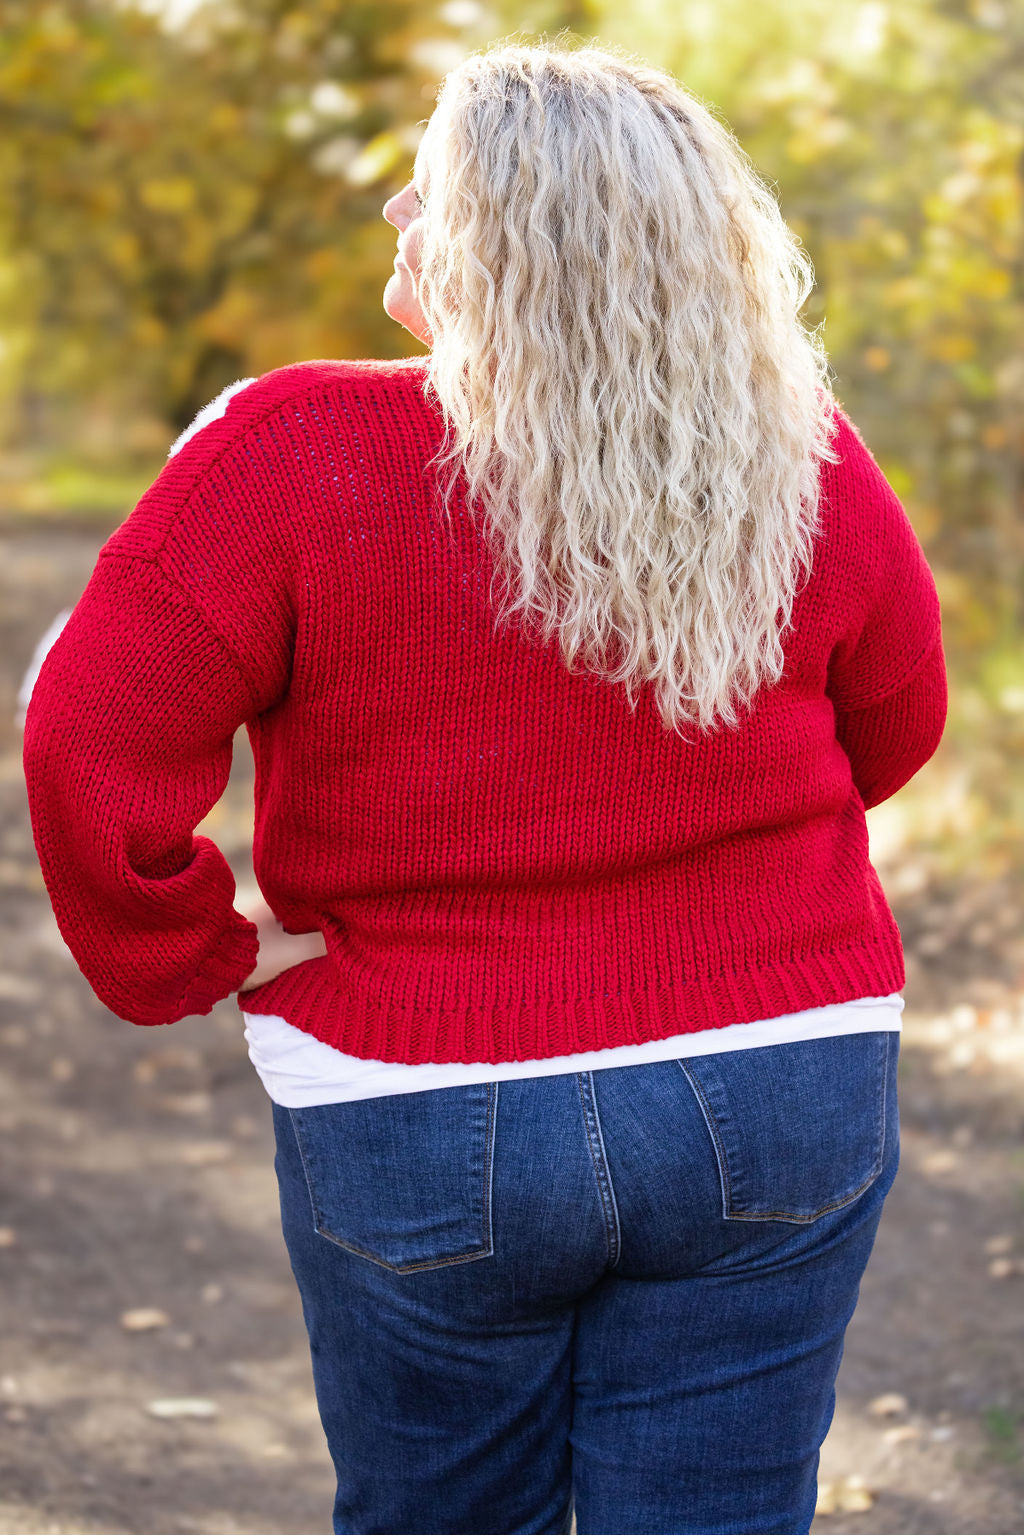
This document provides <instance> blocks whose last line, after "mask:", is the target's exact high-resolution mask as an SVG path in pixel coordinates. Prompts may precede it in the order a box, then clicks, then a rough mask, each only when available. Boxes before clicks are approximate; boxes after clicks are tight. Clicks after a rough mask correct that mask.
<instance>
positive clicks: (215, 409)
mask: <svg viewBox="0 0 1024 1535" xmlns="http://www.w3.org/2000/svg"><path fill="white" fill-rule="evenodd" d="M255 382H256V375H254V376H253V377H252V378H239V379H236V380H235V382H234V383H233V384H225V386H224V388H223V389H222V390H221V392H220V394H219V395H217V397H216V399H213V400H211V401H210V403H209V405H204V406H203V408H202V410H201V411H199V413H198V414H197V416H196V417H195V419H194V420H193V421H192V422H190V423H189V425H188V426H187V427H186V428H185V430H184V431H183V432H182V433H181V435H180V436H179V437H176V438H175V439H174V441H173V442H172V443H171V446H170V448H169V449H168V452H167V457H168V458H173V456H174V454H175V453H177V451H178V449H179V448H181V447H184V445H185V443H186V442H188V440H189V438H190V437H194V436H195V434H196V432H201V431H202V429H203V427H204V426H209V424H210V422H211V421H216V420H217V417H218V416H223V414H224V412H225V411H226V410H227V408H228V401H229V400H230V399H231V397H232V395H235V394H238V393H239V391H240V390H242V389H245V388H247V386H248V385H249V384H255Z"/></svg>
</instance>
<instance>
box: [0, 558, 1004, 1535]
mask: <svg viewBox="0 0 1024 1535" xmlns="http://www.w3.org/2000/svg"><path fill="white" fill-rule="evenodd" d="M102 538H103V533H102V532H99V533H96V532H89V531H86V532H82V531H80V530H79V531H74V530H67V531H65V532H63V533H58V532H54V531H50V532H43V531H40V530H36V531H29V532H19V531H13V532H12V531H8V532H6V533H4V534H0V631H2V639H3V642H4V643H3V647H2V651H0V655H2V660H0V839H2V840H0V902H2V917H3V922H2V932H3V935H4V936H3V942H4V953H3V956H2V965H0V1047H2V1050H0V1147H2V1161H0V1294H2V1297H3V1309H2V1316H0V1329H2V1331H0V1535H184V1532H195V1535H327V1531H328V1530H329V1528H330V1504H331V1495H332V1489H333V1479H332V1475H331V1467H330V1461H329V1458H328V1455H327V1450H326V1446H325V1444H324V1442H323V1436H322V1431H321V1429H320V1424H319V1420H318V1418H317V1415H316V1407H315V1402H314V1399H313V1389H312V1377H311V1374H310V1368H309V1359H308V1353H307V1342H306V1335H305V1331H304V1328H303V1324H302V1316H301V1310H300V1306H299V1300H298V1294H297V1292H296V1290H295V1288H294V1284H293V1281H292V1277H291V1272H290V1270H289V1268H288V1261H287V1256H286V1254H285V1250H284V1245H283V1241H282V1238H281V1234H280V1228H279V1225H278V1215H277V1203H276V1184H275V1181H274V1175H273V1167H272V1159H273V1135H272V1130H271V1123H270V1110H269V1101H268V1100H267V1099H266V1097H265V1094H264V1092H263V1088H262V1086H261V1085H260V1083H259V1081H258V1079H257V1077H256V1075H255V1073H254V1071H253V1069H252V1067H251V1065H250V1062H249V1060H248V1056H247V1054H246V1050H245V1043H244V1040H243V1038H242V1032H241V1016H240V1014H239V1012H238V1009H237V1007H236V1005H235V1003H234V1000H233V999H232V1000H230V1001H229V1002H226V1003H222V1004H221V1005H220V1006H219V1007H218V1008H216V1009H215V1011H214V1013H213V1014H212V1015H211V1016H210V1017H208V1018H200V1019H186V1020H184V1021H183V1022H181V1023H178V1024H175V1025H174V1027H173V1030H171V1029H138V1028H133V1027H132V1026H131V1025H130V1024H126V1023H123V1022H122V1021H121V1020H119V1019H117V1018H114V1017H113V1016H112V1015H111V1014H110V1013H108V1012H107V1011H106V1009H104V1008H103V1007H102V1006H101V1005H100V1004H99V1003H98V1002H97V1001H96V1000H95V998H94V997H93V996H92V993H91V991H90V990H89V988H88V986H87V985H86V983H85V982H84V980H83V979H82V978H81V976H80V975H79V973H78V970H77V968H76V967H75V965H74V963H73V961H72V960H71V958H70V956H69V955H68V953H67V951H66V950H65V948H64V946H63V944H62V942H61V940H60V938H59V935H58V934H57V931H56V926H55V924H54V922H53V918H52V914H51V913H50V908H49V903H48V901H47V899H46V896H45V892H44V891H43V889H42V881H41V877H40V875H39V872H38V868H37V866H36V862H35V856H34V851H33V847H32V839H31V831H30V828H29V824H28V817H27V811H26V807H25V797H24V788H23V782H22V776H21V741H20V735H19V734H18V732H17V731H16V729H15V727H14V708H15V695H16V691H17V686H18V683H19V681H20V679H21V676H22V674H23V672H24V669H25V667H26V665H27V664H28V661H29V657H30V655H31V653H32V650H33V647H34V645H35V642H36V640H37V639H38V637H39V635H40V634H41V633H42V632H43V630H44V629H45V628H46V626H47V625H48V623H49V622H50V619H51V618H52V617H53V616H54V614H55V613H56V612H57V611H58V609H59V608H61V607H63V606H70V605H73V603H74V601H75V600H76V599H77V597H78V595H79V594H80V592H81V590H82V588H83V586H84V584H85V581H86V580H87V578H88V574H89V572H90V570H91V568H92V565H93V562H94V559H95V555H96V552H97V550H98V548H99V545H100V543H101V542H102ZM250 794H251V762H250V760H249V758H248V750H247V743H246V742H245V738H244V735H243V736H242V737H240V740H239V748H238V751H237V753H236V764H235V768H234V770H233V772H232V778H231V783H230V784H229V787H228V791H227V793H226V795H225V797H224V799H223V800H222V801H221V803H220V805H218V806H217V807H216V809H215V810H214V812H213V813H212V814H211V816H210V817H209V818H208V819H207V821H206V822H204V825H203V830H204V831H207V832H208V833H209V834H210V835H212V836H214V837H215V839H216V840H217V841H218V843H219V844H220V846H221V847H222V848H223V849H224V851H225V854H226V855H227V856H228V858H229V860H230V861H231V863H232V866H233V868H234V869H235V872H236V876H237V877H238V879H239V880H240V881H244V880H247V879H248V878H249V877H250V876H251V865H250V863H249V848H250V844H251V824H252V821H251V810H250V798H249V797H250ZM892 904H893V907H894V910H895V911H896V915H897V919H898V920H899V923H900V927H901V931H902V932H903V935H904V942H905V946H906V949H907V986H906V990H905V996H906V998H907V1009H906V1012H905V1013H904V1024H905V1032H904V1036H903V1049H902V1056H901V1089H900V1090H901V1110H902V1126H903V1128H902V1141H903V1161H902V1167H901V1171H900V1175H899V1177H898V1179H897V1182H896V1186H895V1188H894V1190H893V1192H892V1194H891V1195H890V1198H889V1201H888V1204H887V1207H886V1213H885V1216H884V1218H883V1223H882V1229H881V1232H880V1235H879V1239H878V1243H877V1245H876V1249H875V1253H874V1256H873V1258H872V1261H871V1264H870V1266H869V1269H868V1273H867V1275H866V1277H865V1280H864V1284H863V1287H862V1296H861V1302H860V1306H859V1308H858V1311H857V1314H856V1316H855V1318H854V1321H853V1324H852V1325H851V1328H850V1331H849V1334H848V1337H847V1349H846V1357H845V1360H844V1364H843V1369H842V1372H841V1375H840V1381H839V1404H838V1409H837V1414H836V1420H835V1424H834V1426H833V1430H832V1432H831V1434H830V1435H829V1439H828V1441H827V1442H826V1445H825V1449H824V1451H823V1456H822V1470H821V1486H822V1505H823V1511H822V1512H821V1513H820V1514H819V1517H818V1519H817V1520H816V1521H815V1535H1021V1532H1022V1531H1024V952H1022V946H1021V933H1022V931H1024V880H1022V881H1021V883H1019V884H1018V885H1017V886H1016V888H1014V887H1012V886H1011V885H1010V884H1009V883H1007V882H1004V883H1002V884H1001V885H999V886H998V887H995V886H993V887H990V888H986V887H985V886H984V885H979V886H978V887H977V888H967V887H965V886H964V885H963V884H960V885H958V886H957V887H956V888H954V889H952V890H946V891H944V890H941V889H937V888H934V887H933V886H929V887H928V888H926V890H924V891H923V892H919V893H917V894H915V895H913V896H910V897H909V898H907V899H904V900H899V899H896V898H894V897H893V898H892ZM140 1308H149V1309H151V1310H155V1311H158V1312H160V1313H163V1318H164V1319H163V1320H162V1321H161V1320H160V1319H159V1318H154V1317H150V1318H149V1321H150V1322H153V1323H156V1325H150V1326H141V1327H137V1328H135V1329H130V1328H129V1327H127V1326H126V1325H125V1324H124V1322H123V1320H122V1318H123V1317H124V1315H125V1313H130V1312H133V1311H138V1310H139V1309H140ZM139 1320H145V1319H144V1318H143V1319H139ZM883 1396H889V1397H891V1398H892V1400H890V1401H889V1402H888V1403H883V1404H882V1405H883V1406H885V1407H886V1408H887V1412H886V1413H885V1414H881V1413H879V1412H878V1411H877V1410H872V1404H873V1403H874V1404H875V1406H876V1408H877V1406H878V1401H877V1399H878V1398H879V1397H883ZM183 1397H184V1398H200V1399H202V1400H203V1401H205V1402H208V1403H209V1404H211V1407H210V1411H211V1413H212V1415H211V1416H208V1417H182V1418H173V1417H172V1418H164V1417H158V1416H155V1415H153V1413H152V1412H151V1411H150V1410H149V1407H148V1404H150V1403H152V1402H154V1401H157V1400H160V1399H166V1398H183ZM830 1503H831V1504H832V1505H833V1506H834V1507H835V1508H836V1511H835V1512H831V1513H830V1512H827V1511H825V1510H826V1509H827V1507H828V1506H829V1504H830ZM844 1508H845V1511H844ZM410 1535H414V1532H410ZM481 1535H498V1532H490V1531H481ZM623 1535H628V1532H626V1531H624V1532H623Z"/></svg>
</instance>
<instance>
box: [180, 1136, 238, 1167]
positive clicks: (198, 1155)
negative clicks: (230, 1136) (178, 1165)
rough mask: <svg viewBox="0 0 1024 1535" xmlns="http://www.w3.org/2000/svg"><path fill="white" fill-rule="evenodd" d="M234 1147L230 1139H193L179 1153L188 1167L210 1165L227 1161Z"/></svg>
mask: <svg viewBox="0 0 1024 1535" xmlns="http://www.w3.org/2000/svg"><path fill="white" fill-rule="evenodd" d="M234 1149H235V1148H234V1147H233V1146H232V1144H231V1142H230V1141H191V1142H190V1143H189V1144H188V1145H187V1146H182V1148H181V1150H180V1151H179V1153H178V1155H179V1157H180V1158H181V1160H182V1161H183V1162H184V1163H185V1164H186V1166H188V1167H209V1166H210V1165H211V1164H212V1163H214V1162H226V1161H227V1160H228V1158H229V1157H230V1156H231V1155H232V1153H233V1151H234Z"/></svg>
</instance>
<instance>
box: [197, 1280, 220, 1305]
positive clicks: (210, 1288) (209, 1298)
mask: <svg viewBox="0 0 1024 1535" xmlns="http://www.w3.org/2000/svg"><path fill="white" fill-rule="evenodd" d="M202 1297H203V1300H204V1301H205V1302H206V1304H207V1305H208V1306H215V1305H216V1304H217V1302H218V1301H219V1300H223V1299H224V1286H223V1285H219V1284H204V1285H203V1288H202Z"/></svg>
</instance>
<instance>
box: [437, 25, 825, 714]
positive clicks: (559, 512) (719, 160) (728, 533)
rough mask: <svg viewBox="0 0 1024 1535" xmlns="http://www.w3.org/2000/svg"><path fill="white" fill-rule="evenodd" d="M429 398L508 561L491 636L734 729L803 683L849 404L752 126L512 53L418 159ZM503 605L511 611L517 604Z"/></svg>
mask: <svg viewBox="0 0 1024 1535" xmlns="http://www.w3.org/2000/svg"><path fill="white" fill-rule="evenodd" d="M417 166H418V172H417V175H418V179H417V191H418V192H419V193H420V195H421V197H422V199H423V201H424V225H423V229H424V233H423V241H422V245H421V268H420V276H419V288H418V296H419V299H420V305H421V308H422V311H423V314H424V317H425V319H426V321H427V324H428V326H429V330H430V348H431V349H430V352H429V355H428V358H427V359H426V374H425V379H424V385H423V388H424V393H425V397H426V398H427V399H428V400H434V401H436V402H437V404H438V405H439V407H440V409H441V412H442V415H443V417H444V420H445V424H446V436H445V441H444V443H443V445H442V448H441V450H439V454H438V455H435V458H434V459H433V460H432V461H431V462H432V464H437V465H439V466H444V467H446V468H447V469H448V471H450V472H449V477H448V479H447V483H446V484H445V486H444V507H445V511H446V513H447V515H448V517H449V518H450V500H451V495H452V493H453V491H454V488H455V485H456V483H457V482H458V479H459V476H460V474H463V475H464V476H465V481H464V483H465V485H466V487H467V506H469V507H470V508H471V509H472V507H473V505H474V503H478V504H479V506H480V507H482V509H483V511H484V513H485V520H484V529H485V531H486V533H487V536H488V540H489V542H490V543H491V546H492V547H493V549H494V553H495V556H496V559H495V576H496V577H497V578H498V579H499V581H501V582H502V583H503V591H502V596H501V599H500V600H499V601H498V602H495V597H494V589H493V587H494V583H493V581H492V590H491V601H492V604H494V605H495V607H496V608H497V610H498V615H499V616H498V623H501V622H502V621H506V620H510V619H511V618H512V617H513V615H514V614H516V613H517V612H521V613H522V614H523V617H524V622H525V628H526V630H527V631H528V632H529V631H530V629H531V627H534V626H535V632H536V633H538V634H539V636H540V638H542V639H543V640H547V639H549V638H550V636H551V635H552V634H553V633H554V632H556V631H557V633H558V638H559V644H560V647H561V651H562V655H563V658H564V660H565V662H566V663H567V665H568V666H569V668H570V670H572V669H573V666H574V663H575V661H576V659H577V657H579V659H580V661H581V662H582V664H583V665H584V666H585V667H586V668H587V669H588V670H590V671H592V672H594V673H597V674H598V675H601V676H604V677H606V678H607V679H608V680H609V681H611V682H615V683H618V682H623V683H625V685H626V691H627V695H628V698H629V703H630V707H631V708H632V709H634V710H635V707H636V690H637V688H638V687H639V686H640V684H642V683H644V682H651V683H654V684H655V686H656V693H655V698H656V702H657V707H658V710H659V712H660V714H661V718H662V721H663V723H664V725H665V728H666V729H674V730H677V731H679V730H681V728H682V727H683V726H684V725H685V724H687V723H690V722H693V721H694V720H695V721H696V723H697V725H698V728H699V729H701V730H712V729H715V730H717V729H718V728H719V723H718V717H719V716H720V718H721V721H724V723H725V724H726V725H727V726H728V727H729V728H736V727H738V725H739V723H740V722H739V718H738V715H737V712H736V708H735V707H734V702H733V697H732V695H733V694H734V693H735V695H736V699H737V701H738V703H739V705H740V707H741V708H746V707H747V706H748V705H749V703H750V701H751V699H752V698H753V695H754V693H755V692H756V691H757V689H758V688H759V687H760V686H761V685H762V684H764V683H768V684H771V683H773V682H777V681H778V680H779V678H780V676H781V675H782V672H783V668H784V659H785V658H784V655H783V651H782V646H781V642H780V636H781V635H782V634H783V633H784V631H785V629H786V628H787V627H788V625H789V622H790V616H791V610H792V605H793V599H794V596H795V594H796V589H797V586H798V583H799V580H800V576H801V572H802V571H806V574H808V575H809V574H810V568H811V559H812V540H813V537H814V535H815V533H816V532H817V530H818V521H817V519H818V491H819V461H820V460H821V459H824V458H827V459H829V461H830V462H832V463H836V462H838V461H839V456H838V454H836V453H835V452H834V450H833V449H831V448H830V447H829V438H830V436H831V434H832V432H833V430H834V428H835V418H834V407H835V404H836V402H835V400H834V398H833V396H832V393H831V390H830V388H829V386H828V383H827V374H828V361H827V358H826V355H825V353H824V349H823V347H822V344H821V341H820V338H819V336H818V334H817V331H810V330H808V329H807V328H806V327H805V326H804V325H803V324H802V322H801V321H800V320H799V319H798V312H799V310H800V309H801V307H802V306H803V303H804V301H805V299H806V297H807V295H808V294H809V292H810V291H811V288H812V287H813V281H814V279H813V268H812V266H811V263H810V260H809V258H808V257H807V256H806V254H805V253H804V252H803V250H802V248H801V247H800V244H799V241H798V239H797V237H796V236H795V235H794V234H793V232H792V231H791V230H790V229H789V227H788V225H787V224H786V223H785V221H784V219H783V217H782V214H781V212H780V210H779V207H778V205H777V203H776V201H775V198H774V196H773V194H772V192H771V191H770V190H769V188H768V187H767V186H766V185H765V184H764V182H762V180H761V179H760V177H759V176H758V174H757V172H756V171H755V169H754V168H753V165H752V163H751V161H750V160H749V157H748V156H747V155H746V153H745V151H744V150H743V149H742V148H741V146H740V145H739V143H738V142H737V140H736V139H735V138H734V137H733V135H732V134H731V132H730V131H729V130H728V129H727V128H725V127H723V125H722V124H721V123H720V122H719V121H718V120H717V119H716V118H715V117H713V116H712V114H711V112H710V111H709V110H708V109H707V108H706V107H705V106H704V105H702V104H701V102H700V101H699V100H697V99H696V98H695V97H694V96H693V95H691V94H690V92H688V91H687V90H686V89H684V87H683V86H682V85H680V84H679V83H678V82H677V81H676V80H675V79H673V78H672V76H670V75H668V74H666V73H664V72H662V71H660V70H658V69H655V68H652V67H650V66H648V65H647V64H645V63H643V62H641V61H636V60H635V59H633V58H632V57H630V56H628V55H625V54H624V53H623V52H621V51H619V50H615V49H609V48H598V47H596V46H594V45H592V44H588V45H585V46H573V45H571V44H569V45H561V44H559V45H557V46H551V45H550V44H548V43H546V42H545V43H543V44H541V45H525V44H518V43H508V42H503V43H499V44H496V45H492V46H491V47H490V48H487V49H485V50H483V51H478V52H474V53H472V54H470V55H468V56H467V57H466V58H465V59H464V60H463V61H462V62H461V63H460V64H459V65H457V66H456V68H454V69H453V70H452V71H451V72H450V73H449V74H448V75H447V76H446V77H445V79H444V80H443V81H442V83H441V85H440V87H439V90H438V94H437V98H436V106H435V110H434V112H433V114H432V116H431V117H430V119H429V120H428V121H427V123H426V127H425V129H424V133H423V137H422V139H421V141H420V152H419V153H418V155H417ZM502 603H504V604H505V606H504V607H502Z"/></svg>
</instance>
